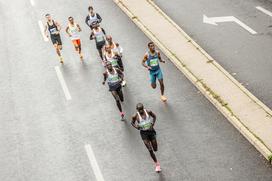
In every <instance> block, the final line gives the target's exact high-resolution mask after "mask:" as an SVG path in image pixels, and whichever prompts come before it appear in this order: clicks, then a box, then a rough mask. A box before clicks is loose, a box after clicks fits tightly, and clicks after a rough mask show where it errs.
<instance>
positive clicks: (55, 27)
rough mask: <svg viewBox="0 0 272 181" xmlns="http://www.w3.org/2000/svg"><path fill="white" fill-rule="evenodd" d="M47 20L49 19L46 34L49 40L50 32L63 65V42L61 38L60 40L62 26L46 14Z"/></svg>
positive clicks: (45, 29)
mask: <svg viewBox="0 0 272 181" xmlns="http://www.w3.org/2000/svg"><path fill="white" fill-rule="evenodd" d="M45 18H46V19H47V22H46V25H45V27H44V34H45V36H46V37H47V38H48V37H49V35H48V33H47V31H48V32H49V34H50V38H51V41H52V43H53V45H54V47H55V49H56V52H57V54H58V56H59V59H60V63H63V58H62V56H61V53H60V51H61V50H62V42H61V38H60V29H61V27H60V24H59V23H58V22H57V21H54V20H53V19H52V18H51V15H50V14H46V15H45Z"/></svg>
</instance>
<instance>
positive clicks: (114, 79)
mask: <svg viewBox="0 0 272 181" xmlns="http://www.w3.org/2000/svg"><path fill="white" fill-rule="evenodd" d="M107 73H108V85H109V86H114V85H116V84H119V83H120V77H119V75H118V72H117V71H116V70H115V69H114V68H113V74H111V73H110V72H109V70H107Z"/></svg>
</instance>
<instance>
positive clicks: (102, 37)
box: [90, 21, 106, 61]
mask: <svg viewBox="0 0 272 181" xmlns="http://www.w3.org/2000/svg"><path fill="white" fill-rule="evenodd" d="M92 25H93V29H92V33H91V36H90V40H93V39H95V44H96V48H97V50H98V53H99V56H100V58H101V60H102V61H103V48H104V46H105V44H106V32H105V30H104V29H103V28H101V27H100V26H99V24H98V23H97V22H96V21H95V22H93V24H92Z"/></svg>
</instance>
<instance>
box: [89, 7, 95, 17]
mask: <svg viewBox="0 0 272 181" xmlns="http://www.w3.org/2000/svg"><path fill="white" fill-rule="evenodd" d="M88 11H89V13H90V15H92V16H93V14H94V10H93V7H92V6H89V7H88Z"/></svg>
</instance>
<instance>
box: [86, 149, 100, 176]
mask: <svg viewBox="0 0 272 181" xmlns="http://www.w3.org/2000/svg"><path fill="white" fill-rule="evenodd" d="M85 150H86V152H87V155H88V157H89V161H90V163H91V166H92V169H93V172H94V175H95V178H96V180H97V181H104V177H103V175H102V173H101V170H100V168H99V166H98V164H97V161H96V158H95V156H94V152H93V149H92V147H91V145H89V144H88V145H85Z"/></svg>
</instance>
